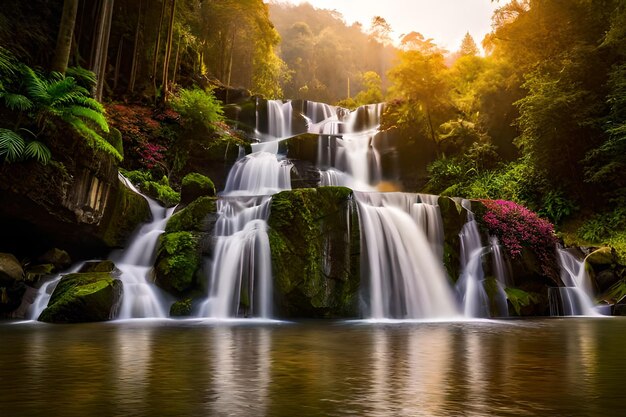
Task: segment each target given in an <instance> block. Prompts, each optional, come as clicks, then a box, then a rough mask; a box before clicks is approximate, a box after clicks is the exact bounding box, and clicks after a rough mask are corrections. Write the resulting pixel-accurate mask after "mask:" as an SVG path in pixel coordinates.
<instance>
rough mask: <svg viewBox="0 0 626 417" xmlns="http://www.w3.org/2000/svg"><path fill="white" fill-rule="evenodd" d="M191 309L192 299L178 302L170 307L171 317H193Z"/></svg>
mask: <svg viewBox="0 0 626 417" xmlns="http://www.w3.org/2000/svg"><path fill="white" fill-rule="evenodd" d="M191 309H192V304H191V298H185V299H184V300H180V301H176V302H175V303H174V304H172V307H170V317H189V316H191Z"/></svg>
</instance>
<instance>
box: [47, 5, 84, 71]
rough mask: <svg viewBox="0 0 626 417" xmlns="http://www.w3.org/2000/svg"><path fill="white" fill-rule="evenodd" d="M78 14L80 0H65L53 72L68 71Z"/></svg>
mask: <svg viewBox="0 0 626 417" xmlns="http://www.w3.org/2000/svg"><path fill="white" fill-rule="evenodd" d="M77 12H78V0H65V1H64V2H63V14H62V16H61V24H60V26H59V34H58V36H57V44H56V48H55V50H54V57H53V59H52V65H51V69H52V71H56V72H59V73H61V74H64V73H65V70H66V69H67V64H68V62H69V60H70V51H71V49H72V37H73V34H74V25H75V23H76V13H77Z"/></svg>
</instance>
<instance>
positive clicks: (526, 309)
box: [504, 288, 541, 316]
mask: <svg viewBox="0 0 626 417" xmlns="http://www.w3.org/2000/svg"><path fill="white" fill-rule="evenodd" d="M504 291H505V292H506V297H507V301H508V304H509V313H511V312H514V315H516V316H530V315H534V314H533V313H534V311H535V310H536V309H535V308H534V307H535V306H536V305H537V304H540V303H541V297H540V296H539V295H538V294H535V293H532V292H526V291H524V290H520V289H519V288H506V289H505V290H504Z"/></svg>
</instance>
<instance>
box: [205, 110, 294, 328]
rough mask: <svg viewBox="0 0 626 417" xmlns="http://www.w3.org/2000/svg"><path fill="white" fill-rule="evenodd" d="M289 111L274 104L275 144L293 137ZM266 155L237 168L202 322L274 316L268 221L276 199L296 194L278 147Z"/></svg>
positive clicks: (222, 205) (222, 210)
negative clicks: (289, 192) (290, 192)
mask: <svg viewBox="0 0 626 417" xmlns="http://www.w3.org/2000/svg"><path fill="white" fill-rule="evenodd" d="M287 105H288V106H289V109H291V104H290V103H282V102H278V101H273V100H270V101H268V114H269V126H270V135H276V136H275V138H280V137H283V136H285V135H289V134H290V133H291V128H290V124H289V123H290V121H291V115H290V111H291V110H288V111H287V110H285V109H286V108H287ZM285 111H287V112H288V113H289V114H288V115H287V116H286V115H285V114H284V112H285ZM278 113H280V116H279V115H278ZM271 139H272V138H269V140H271ZM263 149H264V150H262V151H259V152H253V153H251V154H249V155H246V156H244V157H242V158H240V159H239V160H238V161H237V162H236V163H235V165H233V167H232V168H231V170H230V172H229V174H228V178H227V181H226V186H225V189H224V192H223V193H222V194H221V196H220V197H221V198H220V200H219V201H218V205H217V208H218V220H217V223H216V225H215V231H214V238H215V248H214V250H213V257H212V260H211V261H210V262H209V266H208V268H207V270H208V274H207V275H208V276H207V282H208V285H207V286H208V297H207V299H206V300H205V301H204V302H203V303H202V304H201V305H200V308H199V312H198V314H199V315H200V316H201V317H212V318H231V317H239V316H246V317H248V316H253V317H260V318H270V317H271V316H272V266H271V253H270V245H269V238H268V235H267V218H268V216H269V205H270V202H271V195H273V194H275V193H277V192H279V191H281V190H288V189H291V168H292V166H291V164H290V163H289V162H288V161H286V160H280V159H279V157H278V156H277V155H276V151H277V150H278V147H277V146H276V147H275V149H272V150H273V152H268V151H267V150H268V149H270V147H263Z"/></svg>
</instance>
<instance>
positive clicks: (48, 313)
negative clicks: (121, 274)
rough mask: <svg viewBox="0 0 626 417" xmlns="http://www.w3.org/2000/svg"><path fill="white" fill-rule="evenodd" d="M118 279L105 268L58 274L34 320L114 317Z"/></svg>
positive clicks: (119, 288) (118, 296)
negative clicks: (52, 288)
mask: <svg viewBox="0 0 626 417" xmlns="http://www.w3.org/2000/svg"><path fill="white" fill-rule="evenodd" d="M122 292H123V289H122V282H121V281H120V280H118V279H115V278H114V277H113V276H112V275H111V274H110V273H107V272H90V273H75V274H68V275H65V276H64V277H63V278H61V281H59V283H58V285H57V286H56V288H55V289H54V292H53V293H52V297H51V298H50V302H49V303H48V307H46V309H45V310H44V311H43V312H42V313H41V315H40V316H39V318H38V320H39V321H44V322H48V323H81V322H92V321H106V320H111V319H114V318H115V317H116V316H117V312H118V310H119V307H120V305H121V301H122Z"/></svg>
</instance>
